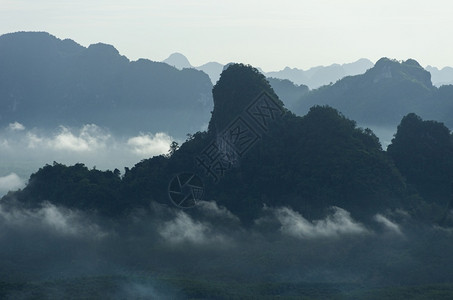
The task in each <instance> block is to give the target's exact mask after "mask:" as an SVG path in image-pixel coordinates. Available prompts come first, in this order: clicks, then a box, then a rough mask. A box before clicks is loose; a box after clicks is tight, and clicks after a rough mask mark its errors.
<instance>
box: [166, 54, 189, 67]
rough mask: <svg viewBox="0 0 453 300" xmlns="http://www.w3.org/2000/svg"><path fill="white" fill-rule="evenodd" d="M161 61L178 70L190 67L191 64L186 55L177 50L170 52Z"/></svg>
mask: <svg viewBox="0 0 453 300" xmlns="http://www.w3.org/2000/svg"><path fill="white" fill-rule="evenodd" d="M163 62H164V63H166V64H168V65H170V66H172V67H175V68H176V69H179V70H182V69H184V68H192V65H191V64H190V62H189V60H188V59H187V57H185V56H184V55H183V54H181V53H179V52H175V53H172V54H170V56H169V57H168V58H167V59H165V60H163Z"/></svg>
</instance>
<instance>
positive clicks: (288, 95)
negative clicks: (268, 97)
mask: <svg viewBox="0 0 453 300" xmlns="http://www.w3.org/2000/svg"><path fill="white" fill-rule="evenodd" d="M267 81H269V83H270V85H271V86H272V88H273V89H274V91H275V93H277V95H278V96H279V97H280V99H281V100H282V101H283V103H284V104H285V106H286V107H287V108H288V109H290V110H292V109H293V108H294V106H296V105H298V103H299V101H300V100H301V98H302V96H303V95H305V94H307V93H308V92H309V88H308V86H306V85H303V84H301V85H297V84H294V83H293V82H292V81H289V80H288V79H278V78H272V77H269V78H267Z"/></svg>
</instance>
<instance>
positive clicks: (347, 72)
mask: <svg viewBox="0 0 453 300" xmlns="http://www.w3.org/2000/svg"><path fill="white" fill-rule="evenodd" d="M372 66H373V63H372V62H371V61H370V60H368V59H365V58H362V59H359V60H358V61H356V62H353V63H348V64H342V65H339V64H333V65H330V66H325V67H324V66H318V67H313V68H310V69H308V70H306V71H304V70H301V69H298V68H290V67H286V68H284V69H283V70H281V71H274V72H267V73H266V76H268V77H275V78H279V79H288V80H290V81H292V82H294V83H295V84H298V85H306V86H308V87H309V88H310V89H315V88H318V87H320V86H323V85H327V84H329V83H331V82H336V81H337V80H339V79H341V78H343V77H345V76H351V75H357V74H362V73H364V72H365V71H366V70H368V69H369V68H371V67H372Z"/></svg>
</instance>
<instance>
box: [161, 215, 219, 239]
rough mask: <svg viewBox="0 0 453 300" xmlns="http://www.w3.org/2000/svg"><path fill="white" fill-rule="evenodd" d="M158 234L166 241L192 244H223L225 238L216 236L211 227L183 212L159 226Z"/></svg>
mask: <svg viewBox="0 0 453 300" xmlns="http://www.w3.org/2000/svg"><path fill="white" fill-rule="evenodd" d="M158 233H159V234H160V236H161V237H163V238H164V239H165V240H166V241H168V242H170V243H173V244H179V243H184V242H188V243H192V244H208V243H219V242H220V243H223V242H225V237H224V236H222V235H221V234H217V233H215V232H214V230H213V229H212V225H211V224H209V223H206V222H201V221H197V220H194V219H192V217H190V216H189V215H188V214H186V213H185V212H183V211H179V212H177V213H176V217H175V218H174V219H173V220H171V221H168V222H165V223H164V224H163V225H161V226H160V228H159V230H158Z"/></svg>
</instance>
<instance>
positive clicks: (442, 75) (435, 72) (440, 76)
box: [426, 66, 453, 87]
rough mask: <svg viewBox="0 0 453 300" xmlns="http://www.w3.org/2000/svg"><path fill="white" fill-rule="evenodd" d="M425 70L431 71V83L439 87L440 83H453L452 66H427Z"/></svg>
mask: <svg viewBox="0 0 453 300" xmlns="http://www.w3.org/2000/svg"><path fill="white" fill-rule="evenodd" d="M426 70H427V71H428V72H430V73H431V80H432V82H433V85H435V86H437V87H440V86H442V85H447V84H453V68H452V67H445V68H442V69H440V70H439V69H438V68H436V67H432V66H427V67H426Z"/></svg>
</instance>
